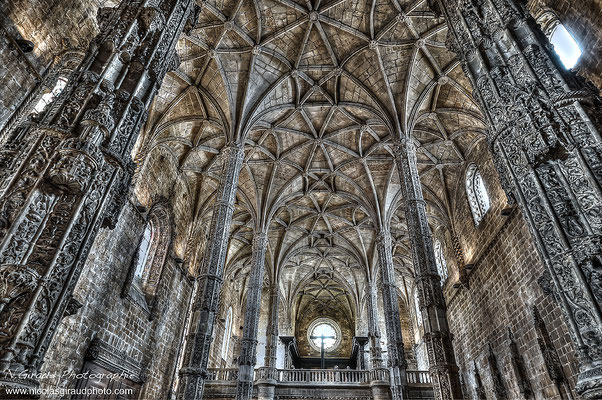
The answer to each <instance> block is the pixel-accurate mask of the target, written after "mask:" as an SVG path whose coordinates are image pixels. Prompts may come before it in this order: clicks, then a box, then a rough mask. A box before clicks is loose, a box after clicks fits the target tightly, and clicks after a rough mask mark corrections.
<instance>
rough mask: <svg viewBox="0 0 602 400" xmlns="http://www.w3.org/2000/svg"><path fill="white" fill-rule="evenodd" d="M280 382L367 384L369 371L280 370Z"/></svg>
mask: <svg viewBox="0 0 602 400" xmlns="http://www.w3.org/2000/svg"><path fill="white" fill-rule="evenodd" d="M278 381H280V382H299V383H302V382H303V383H306V382H327V383H368V382H370V371H364V370H355V369H281V370H278Z"/></svg>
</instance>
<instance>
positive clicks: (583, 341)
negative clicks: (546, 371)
mask: <svg viewBox="0 0 602 400" xmlns="http://www.w3.org/2000/svg"><path fill="white" fill-rule="evenodd" d="M440 3H441V5H442V11H443V13H444V15H445V17H446V19H447V21H448V26H449V28H450V29H449V33H448V40H447V43H448V46H449V47H450V48H452V49H453V51H454V52H455V53H456V54H457V56H458V59H459V60H460V63H461V65H462V69H463V70H464V72H465V73H466V75H467V76H468V78H469V79H470V80H471V81H472V83H473V87H474V89H475V90H474V92H473V96H474V97H475V98H476V99H477V101H478V102H479V104H480V107H481V110H482V111H483V113H484V115H485V117H486V118H487V120H488V125H489V132H488V136H487V142H488V145H489V148H490V150H491V152H492V156H493V160H494V164H495V166H496V168H497V170H498V172H499V175H500V177H501V182H502V186H503V188H504V190H505V191H506V193H507V194H508V198H509V200H510V201H516V203H517V204H518V205H519V206H520V209H521V211H522V215H523V217H524V218H525V221H526V223H527V226H528V227H529V230H530V231H531V234H532V236H533V237H534V239H535V240H534V241H535V243H536V247H537V250H538V251H539V253H540V255H541V256H542V259H544V260H546V263H545V264H546V267H547V270H548V272H549V276H550V280H548V279H547V278H546V279H545V280H543V281H541V282H542V283H543V284H544V288H545V290H547V286H549V284H550V283H552V285H551V287H550V289H551V290H553V291H554V293H555V295H556V298H557V299H558V303H559V304H561V305H562V307H563V308H564V311H565V316H566V318H567V319H568V320H569V321H568V323H567V325H568V326H569V331H570V335H571V337H572V339H573V342H574V343H575V345H576V348H577V353H578V354H577V358H578V359H579V363H580V371H581V374H580V377H579V379H578V383H577V391H578V392H579V394H580V395H581V396H583V397H584V398H586V399H590V398H591V399H594V398H599V397H600V395H601V393H602V368H600V367H599V366H600V365H602V320H601V317H600V315H601V313H600V305H601V304H602V285H601V281H602V278H601V275H600V270H601V269H600V265H601V263H600V255H601V254H602V245H601V243H600V237H602V191H601V189H600V188H601V186H602V185H601V184H602V168H600V166H601V165H602V151H600V149H601V148H602V139H601V136H600V131H601V128H602V124H601V120H600V118H599V115H600V110H601V108H600V105H601V104H602V100H601V99H600V96H599V94H598V93H597V91H596V90H595V89H593V88H592V85H591V84H588V83H587V82H584V80H583V79H581V78H579V77H577V76H576V75H575V74H574V73H573V72H571V71H567V70H565V69H564V68H563V67H562V66H560V61H559V59H558V57H557V56H556V55H555V54H554V53H553V50H552V48H551V46H550V45H549V42H548V40H547V39H546V37H545V35H544V34H543V32H541V29H540V27H539V26H538V25H537V23H536V22H535V21H534V20H533V18H532V17H531V15H530V14H529V12H528V11H527V10H526V6H525V2H522V1H518V0H495V1H481V0H451V1H445V2H440Z"/></svg>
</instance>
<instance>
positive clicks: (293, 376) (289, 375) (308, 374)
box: [207, 368, 432, 385]
mask: <svg viewBox="0 0 602 400" xmlns="http://www.w3.org/2000/svg"><path fill="white" fill-rule="evenodd" d="M237 379H238V369H237V368H209V369H208V370H207V381H236V380H237ZM256 379H274V380H276V381H278V382H282V383H341V384H348V383H353V384H360V383H370V382H372V381H385V382H388V381H389V379H390V378H389V370H388V369H386V368H379V369H374V370H356V369H278V370H276V369H272V368H259V369H257V370H256ZM406 380H407V383H408V385H431V384H432V379H431V374H430V373H429V372H428V371H406Z"/></svg>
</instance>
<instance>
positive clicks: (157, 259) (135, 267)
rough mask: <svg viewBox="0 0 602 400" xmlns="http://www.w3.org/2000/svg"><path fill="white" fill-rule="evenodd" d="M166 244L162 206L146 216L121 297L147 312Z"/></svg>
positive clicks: (166, 224)
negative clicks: (132, 301)
mask: <svg viewBox="0 0 602 400" xmlns="http://www.w3.org/2000/svg"><path fill="white" fill-rule="evenodd" d="M170 240H171V228H170V222H169V213H168V211H167V209H166V208H165V206H164V205H162V204H158V205H155V206H154V207H153V208H152V209H151V211H150V212H149V214H148V219H147V221H146V224H145V225H144V230H143V231H142V232H141V235H140V239H139V242H138V249H137V252H136V254H135V256H134V257H133V259H132V266H131V270H130V275H129V279H128V281H127V284H126V287H125V288H124V293H125V295H126V296H128V297H129V298H130V299H133V300H135V302H136V303H138V304H139V305H141V306H142V307H143V308H144V309H146V310H147V311H151V309H152V308H153V306H154V298H155V294H156V293H157V288H158V286H159V281H160V279H161V274H162V272H163V265H164V264H165V261H166V259H167V252H168V250H169V243H170Z"/></svg>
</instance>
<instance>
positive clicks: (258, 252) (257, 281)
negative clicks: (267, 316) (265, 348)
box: [236, 232, 268, 400]
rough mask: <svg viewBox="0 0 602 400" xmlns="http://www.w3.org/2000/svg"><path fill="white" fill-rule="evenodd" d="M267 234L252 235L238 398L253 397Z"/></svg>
mask: <svg viewBox="0 0 602 400" xmlns="http://www.w3.org/2000/svg"><path fill="white" fill-rule="evenodd" d="M267 245H268V235H267V234H266V233H264V232H259V233H255V234H254V235H253V252H252V255H251V274H250V276H249V281H248V284H247V304H246V309H245V325H244V328H243V337H242V343H241V347H240V356H239V358H238V364H239V367H238V383H237V387H236V400H251V397H252V396H253V378H254V373H255V364H257V330H258V326H259V316H260V314H261V289H262V288H263V275H264V270H265V252H266V248H267Z"/></svg>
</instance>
